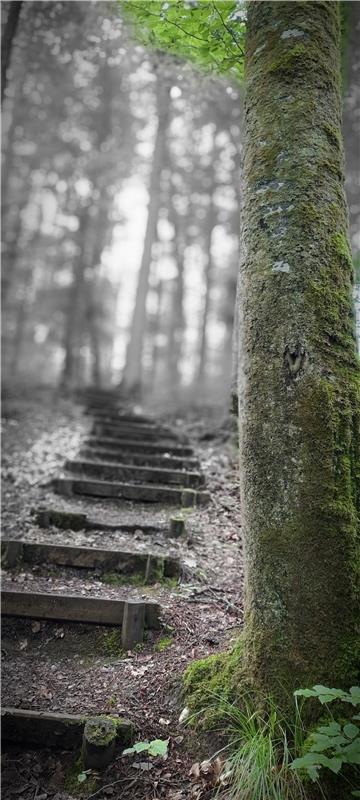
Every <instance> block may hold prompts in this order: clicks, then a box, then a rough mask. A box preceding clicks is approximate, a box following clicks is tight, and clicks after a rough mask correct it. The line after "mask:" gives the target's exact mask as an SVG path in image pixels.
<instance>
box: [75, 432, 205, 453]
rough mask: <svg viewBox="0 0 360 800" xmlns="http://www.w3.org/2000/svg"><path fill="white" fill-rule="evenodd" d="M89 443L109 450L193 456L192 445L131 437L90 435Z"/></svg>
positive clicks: (87, 441)
mask: <svg viewBox="0 0 360 800" xmlns="http://www.w3.org/2000/svg"><path fill="white" fill-rule="evenodd" d="M86 445H91V446H95V447H103V446H104V447H107V448H111V450H117V451H118V452H119V453H121V452H130V453H145V454H148V455H152V454H153V455H160V454H161V453H169V455H171V454H173V455H174V456H178V457H181V458H184V457H186V456H190V457H191V456H193V454H194V451H193V449H192V447H185V446H184V447H181V446H179V445H173V444H170V443H169V444H154V443H153V442H139V441H133V440H132V439H126V438H125V437H124V438H123V439H118V438H116V437H115V438H113V437H111V436H90V437H89V438H88V439H87V440H86V441H85V446H86Z"/></svg>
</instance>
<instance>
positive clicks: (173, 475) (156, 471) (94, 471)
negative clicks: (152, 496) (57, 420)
mask: <svg viewBox="0 0 360 800" xmlns="http://www.w3.org/2000/svg"><path fill="white" fill-rule="evenodd" d="M64 469H65V470H66V471H67V472H74V473H76V474H77V475H83V476H84V477H85V476H86V477H94V478H100V480H105V481H106V480H109V481H119V480H120V481H129V482H130V483H160V484H162V485H164V486H168V485H169V484H175V485H176V486H182V487H183V488H184V489H188V488H190V489H194V488H196V487H198V486H203V485H204V482H205V481H204V476H203V475H201V474H200V473H199V472H185V471H181V470H173V469H160V468H159V467H141V466H138V465H135V466H134V465H131V464H123V463H118V464H113V463H111V462H110V463H107V462H105V461H92V460H85V459H84V460H80V459H73V460H71V461H70V460H69V461H66V462H65V467H64Z"/></svg>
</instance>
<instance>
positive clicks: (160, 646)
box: [154, 636, 174, 653]
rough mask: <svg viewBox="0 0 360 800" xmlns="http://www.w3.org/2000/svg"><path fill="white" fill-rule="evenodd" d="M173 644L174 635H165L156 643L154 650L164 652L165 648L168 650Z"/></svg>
mask: <svg viewBox="0 0 360 800" xmlns="http://www.w3.org/2000/svg"><path fill="white" fill-rule="evenodd" d="M172 644H174V639H173V637H172V636H163V637H162V638H161V639H159V641H158V642H156V644H155V645H154V650H155V651H156V652H157V653H162V652H163V651H164V650H167V648H168V647H171V645H172Z"/></svg>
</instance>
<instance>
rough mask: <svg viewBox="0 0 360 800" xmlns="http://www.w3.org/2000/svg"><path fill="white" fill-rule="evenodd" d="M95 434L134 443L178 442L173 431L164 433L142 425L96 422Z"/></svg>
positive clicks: (93, 429)
mask: <svg viewBox="0 0 360 800" xmlns="http://www.w3.org/2000/svg"><path fill="white" fill-rule="evenodd" d="M92 432H93V434H95V436H112V437H113V438H114V437H116V438H120V439H125V438H126V439H132V440H134V441H146V442H160V441H164V442H167V441H169V442H175V441H177V436H175V434H174V433H173V432H172V431H164V430H160V429H159V428H145V426H143V427H142V428H140V425H128V424H123V425H122V424H121V425H118V424H115V423H112V422H105V421H104V422H96V421H95V422H94V425H93V428H92Z"/></svg>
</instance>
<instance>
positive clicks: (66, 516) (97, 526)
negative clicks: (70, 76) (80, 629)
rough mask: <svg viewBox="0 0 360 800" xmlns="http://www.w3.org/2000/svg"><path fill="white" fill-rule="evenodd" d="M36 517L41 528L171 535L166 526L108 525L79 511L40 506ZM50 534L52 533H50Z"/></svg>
mask: <svg viewBox="0 0 360 800" xmlns="http://www.w3.org/2000/svg"><path fill="white" fill-rule="evenodd" d="M31 513H32V515H33V516H34V521H35V523H36V524H37V525H39V527H40V528H49V527H54V528H58V529H60V530H65V531H68V530H70V531H82V530H89V531H100V532H102V531H112V532H115V533H116V532H117V531H119V532H121V533H136V532H137V531H139V530H140V531H141V532H142V533H145V534H150V535H151V534H165V535H168V534H169V526H165V525H160V524H159V525H149V524H145V525H144V524H143V523H142V522H138V523H137V522H133V523H129V522H126V523H123V522H121V521H119V522H117V523H116V524H112V525H110V524H106V523H104V522H103V521H100V520H96V519H88V517H87V515H86V514H81V513H79V512H77V511H63V509H58V508H46V507H44V506H39V507H38V508H34V509H32V511H31ZM49 532H50V531H49Z"/></svg>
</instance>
